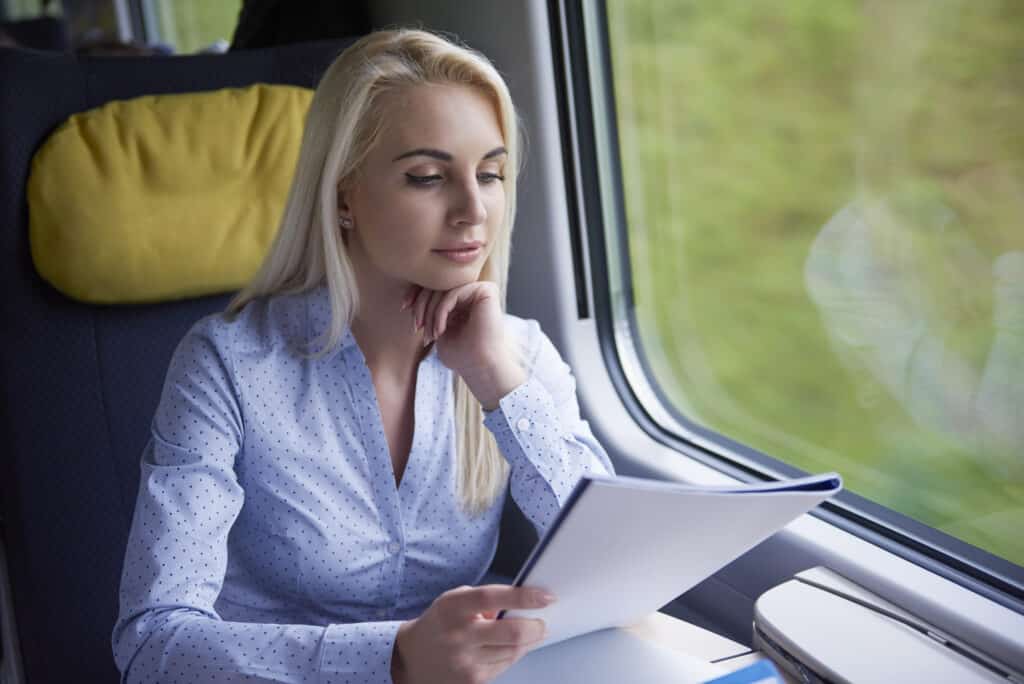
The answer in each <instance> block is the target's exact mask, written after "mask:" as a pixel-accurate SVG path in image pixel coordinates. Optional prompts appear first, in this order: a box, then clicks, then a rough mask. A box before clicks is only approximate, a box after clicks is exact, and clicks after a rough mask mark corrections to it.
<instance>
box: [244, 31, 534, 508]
mask: <svg viewBox="0 0 1024 684" xmlns="http://www.w3.org/2000/svg"><path fill="white" fill-rule="evenodd" d="M423 84H460V85H466V86H469V87H472V88H476V89H478V90H479V91H480V92H482V93H484V94H485V95H486V96H487V97H488V98H489V99H490V100H491V101H492V102H493V104H494V107H495V110H496V112H497V114H498V119H499V124H500V126H501V129H502V134H503V136H504V139H505V148H506V149H507V150H508V157H507V161H506V167H505V171H504V176H505V180H504V181H503V183H504V187H505V198H506V199H505V216H504V220H503V221H502V224H501V227H500V228H499V230H498V232H497V235H496V236H495V238H494V241H493V243H494V246H493V249H492V251H491V255H490V257H489V258H488V260H487V262H486V263H485V264H484V267H483V270H482V272H481V275H480V278H481V279H482V280H489V281H492V282H494V283H496V284H497V285H498V289H499V291H500V292H501V307H502V310H504V308H505V292H506V286H507V281H508V264H509V253H510V250H511V238H512V224H513V221H514V219H515V209H516V202H515V198H516V176H517V174H518V171H519V165H520V148H519V128H518V118H517V116H516V112H515V108H514V106H513V104H512V98H511V96H510V95H509V92H508V87H507V86H506V85H505V82H504V80H502V78H501V76H500V74H499V73H498V71H497V70H496V69H495V68H494V66H493V65H492V64H491V63H490V62H489V61H488V60H487V58H486V57H484V56H483V55H481V54H479V53H477V52H475V51H473V50H471V49H469V48H467V47H463V46H460V45H456V44H453V43H452V42H449V41H448V40H445V39H444V38H441V37H439V36H437V35H434V34H432V33H429V32H427V31H421V30H415V29H398V30H389V31H378V32H375V33H372V34H370V35H368V36H366V37H364V38H362V39H360V40H359V41H357V42H356V43H354V44H353V45H352V46H350V47H349V48H348V49H346V50H345V51H344V52H343V53H342V54H341V55H340V56H339V57H338V58H337V59H336V60H335V61H334V63H333V64H331V66H330V67H329V68H328V69H327V71H326V73H325V74H324V76H323V78H322V79H321V81H320V84H319V85H318V86H317V89H316V92H315V93H314V95H313V101H312V104H311V105H310V109H309V113H308V115H307V117H306V127H305V131H304V133H303V136H302V145H301V147H300V150H299V159H298V163H297V165H296V170H295V176H294V178H293V180H292V185H291V189H290V190H289V193H288V200H287V203H286V205H285V209H284V214H283V216H282V218H281V225H280V228H279V230H278V233H277V237H276V238H275V240H274V243H273V245H272V246H271V248H270V252H269V254H268V255H267V257H266V259H265V260H264V261H263V264H262V266H261V267H260V270H259V272H258V273H257V274H256V276H255V277H254V278H253V279H252V281H251V282H250V283H249V284H248V285H247V286H246V287H245V288H243V289H242V290H241V291H240V292H239V293H238V294H237V295H236V296H235V297H234V298H233V299H232V300H231V302H230V303H229V304H228V308H227V311H226V313H227V315H228V316H229V317H233V316H234V315H235V314H237V313H238V312H239V311H241V309H242V308H243V307H245V305H246V304H247V303H249V302H250V301H252V300H253V299H256V298H258V297H265V296H270V295H276V294H297V293H299V292H303V291H306V290H309V289H312V288H315V287H319V286H320V285H322V284H324V283H325V282H326V286H327V290H328V294H329V298H330V306H331V323H330V326H329V328H328V329H327V330H326V331H325V333H324V334H323V335H322V336H321V337H320V338H319V339H318V340H317V344H318V345H319V346H320V349H319V350H318V351H317V352H316V353H314V354H313V355H312V356H313V357H320V356H322V355H324V354H327V353H329V352H331V351H332V350H333V349H335V348H336V347H337V346H338V345H339V344H340V343H341V340H342V337H343V336H344V333H345V329H346V328H347V327H348V326H349V325H350V324H351V323H352V319H353V317H354V316H355V314H356V312H357V310H358V307H359V292H358V291H357V288H356V279H355V274H354V273H353V270H352V263H351V261H350V260H349V258H348V254H347V252H346V248H345V245H344V243H343V241H342V239H341V236H340V231H339V229H338V188H339V186H344V185H345V184H346V183H347V182H348V181H349V180H350V179H352V178H354V176H355V174H356V173H357V172H358V170H359V168H360V166H361V164H362V163H363V161H364V160H365V158H366V156H367V153H368V152H369V151H370V149H371V148H372V147H373V145H374V144H375V143H376V141H377V138H378V136H379V134H380V131H381V128H382V125H383V124H382V122H383V119H384V117H383V115H384V114H385V112H384V111H382V109H383V108H382V95H384V94H385V93H387V92H390V91H393V90H395V89H397V88H405V87H410V86H416V85H423ZM514 346H515V345H514ZM453 378H454V387H453V391H454V397H455V433H456V453H457V462H458V467H457V473H458V492H459V497H460V499H461V501H462V504H463V507H464V508H465V510H466V511H467V512H470V513H474V514H475V513H479V512H480V511H483V510H484V509H486V508H488V507H489V506H490V505H492V504H493V503H494V501H495V499H496V497H497V496H498V495H499V494H500V493H501V491H502V490H503V489H504V487H505V484H506V482H507V480H508V465H507V463H506V462H505V459H504V458H503V457H502V456H501V453H500V452H499V450H498V446H497V443H496V442H495V441H494V437H493V436H492V435H491V434H490V432H489V431H488V430H487V429H486V428H485V427H484V425H483V414H482V411H481V407H480V403H479V402H478V401H477V400H476V398H475V397H474V396H473V394H472V393H471V392H470V390H469V387H468V386H467V385H466V383H465V382H464V381H463V380H462V379H461V378H460V377H459V376H458V375H457V374H453Z"/></svg>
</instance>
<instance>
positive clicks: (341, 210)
mask: <svg viewBox="0 0 1024 684" xmlns="http://www.w3.org/2000/svg"><path fill="white" fill-rule="evenodd" d="M338 223H339V225H340V226H341V227H342V228H344V229H346V230H351V229H352V228H353V226H355V217H354V216H353V215H352V207H350V206H349V204H348V200H347V199H346V190H345V189H344V188H342V186H340V185H339V186H338Z"/></svg>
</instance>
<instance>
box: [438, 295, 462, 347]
mask: <svg viewBox="0 0 1024 684" xmlns="http://www.w3.org/2000/svg"><path fill="white" fill-rule="evenodd" d="M460 295H461V297H462V298H463V299H468V297H467V296H466V293H465V289H464V288H459V287H457V288H455V289H454V290H448V292H446V293H445V295H444V298H443V299H442V300H441V303H440V304H438V306H437V319H438V321H439V322H440V324H441V326H440V330H439V331H438V333H437V336H438V337H440V336H441V335H444V333H445V331H446V330H448V317H449V316H451V313H452V311H454V310H455V307H456V306H458V304H459V301H460Z"/></svg>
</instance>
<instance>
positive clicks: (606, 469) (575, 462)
mask: <svg viewBox="0 0 1024 684" xmlns="http://www.w3.org/2000/svg"><path fill="white" fill-rule="evenodd" d="M528 325H529V333H528V335H527V339H528V340H530V341H531V342H532V343H533V344H531V345H530V346H532V347H533V348H534V349H535V351H534V353H533V358H532V359H531V360H530V361H529V363H528V368H529V377H528V378H527V380H526V382H524V383H523V384H521V385H520V386H519V387H517V388H516V389H514V390H512V391H511V392H509V393H508V394H506V395H505V396H504V397H502V399H501V400H500V401H499V403H498V407H497V408H495V409H494V410H493V411H486V412H485V414H484V425H486V426H487V428H488V429H489V430H490V431H491V432H492V433H493V434H494V438H495V440H496V441H497V443H498V448H499V449H500V450H501V453H502V454H504V456H505V458H506V460H508V462H509V464H510V466H511V470H512V472H511V476H510V478H511V490H512V498H513V499H515V501H516V503H517V504H518V505H519V508H520V510H522V511H523V514H524V515H526V517H527V518H529V519H530V521H531V522H532V523H533V525H534V527H535V528H536V529H537V531H538V533H540V534H543V533H544V531H545V530H546V529H547V527H548V525H549V524H550V523H551V522H552V521H553V520H554V518H555V516H556V515H557V514H558V511H559V510H561V508H562V505H563V504H564V503H565V501H566V499H567V498H568V497H569V494H570V493H571V492H572V490H573V488H574V487H575V486H576V483H577V482H578V481H579V479H580V477H582V476H583V475H584V474H588V473H591V474H600V475H610V474H613V473H614V469H613V468H612V464H611V461H610V460H609V458H608V454H607V453H606V452H605V450H604V448H603V447H602V446H601V445H600V444H599V443H598V442H597V440H596V439H595V438H594V435H593V433H592V432H591V431H590V426H589V425H588V424H587V421H585V420H583V419H582V418H581V417H580V408H579V402H578V401H577V399H576V380H575V379H574V378H573V375H572V371H571V370H570V368H569V366H568V365H567V364H566V363H565V362H564V361H562V357H561V356H559V354H558V351H557V350H556V349H555V346H554V345H553V344H552V343H551V340H549V339H548V337H547V335H545V334H544V333H543V332H542V331H541V329H540V326H539V325H538V324H537V322H536V321H529V322H528Z"/></svg>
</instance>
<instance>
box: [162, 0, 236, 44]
mask: <svg viewBox="0 0 1024 684" xmlns="http://www.w3.org/2000/svg"><path fill="white" fill-rule="evenodd" d="M241 7H242V2H241V0H218V2H207V1H206V0H174V2H160V1H159V0H144V1H143V3H142V9H143V13H142V14H143V17H144V19H145V25H146V31H147V33H149V34H150V35H148V36H147V39H148V40H149V41H150V42H158V43H164V44H166V45H169V46H171V47H172V48H173V50H174V52H176V53H178V54H189V53H193V52H199V51H214V52H223V51H224V50H226V49H227V47H228V44H229V43H230V42H231V36H232V34H233V33H234V30H235V25H236V24H237V23H238V13H239V11H240V10H241Z"/></svg>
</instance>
